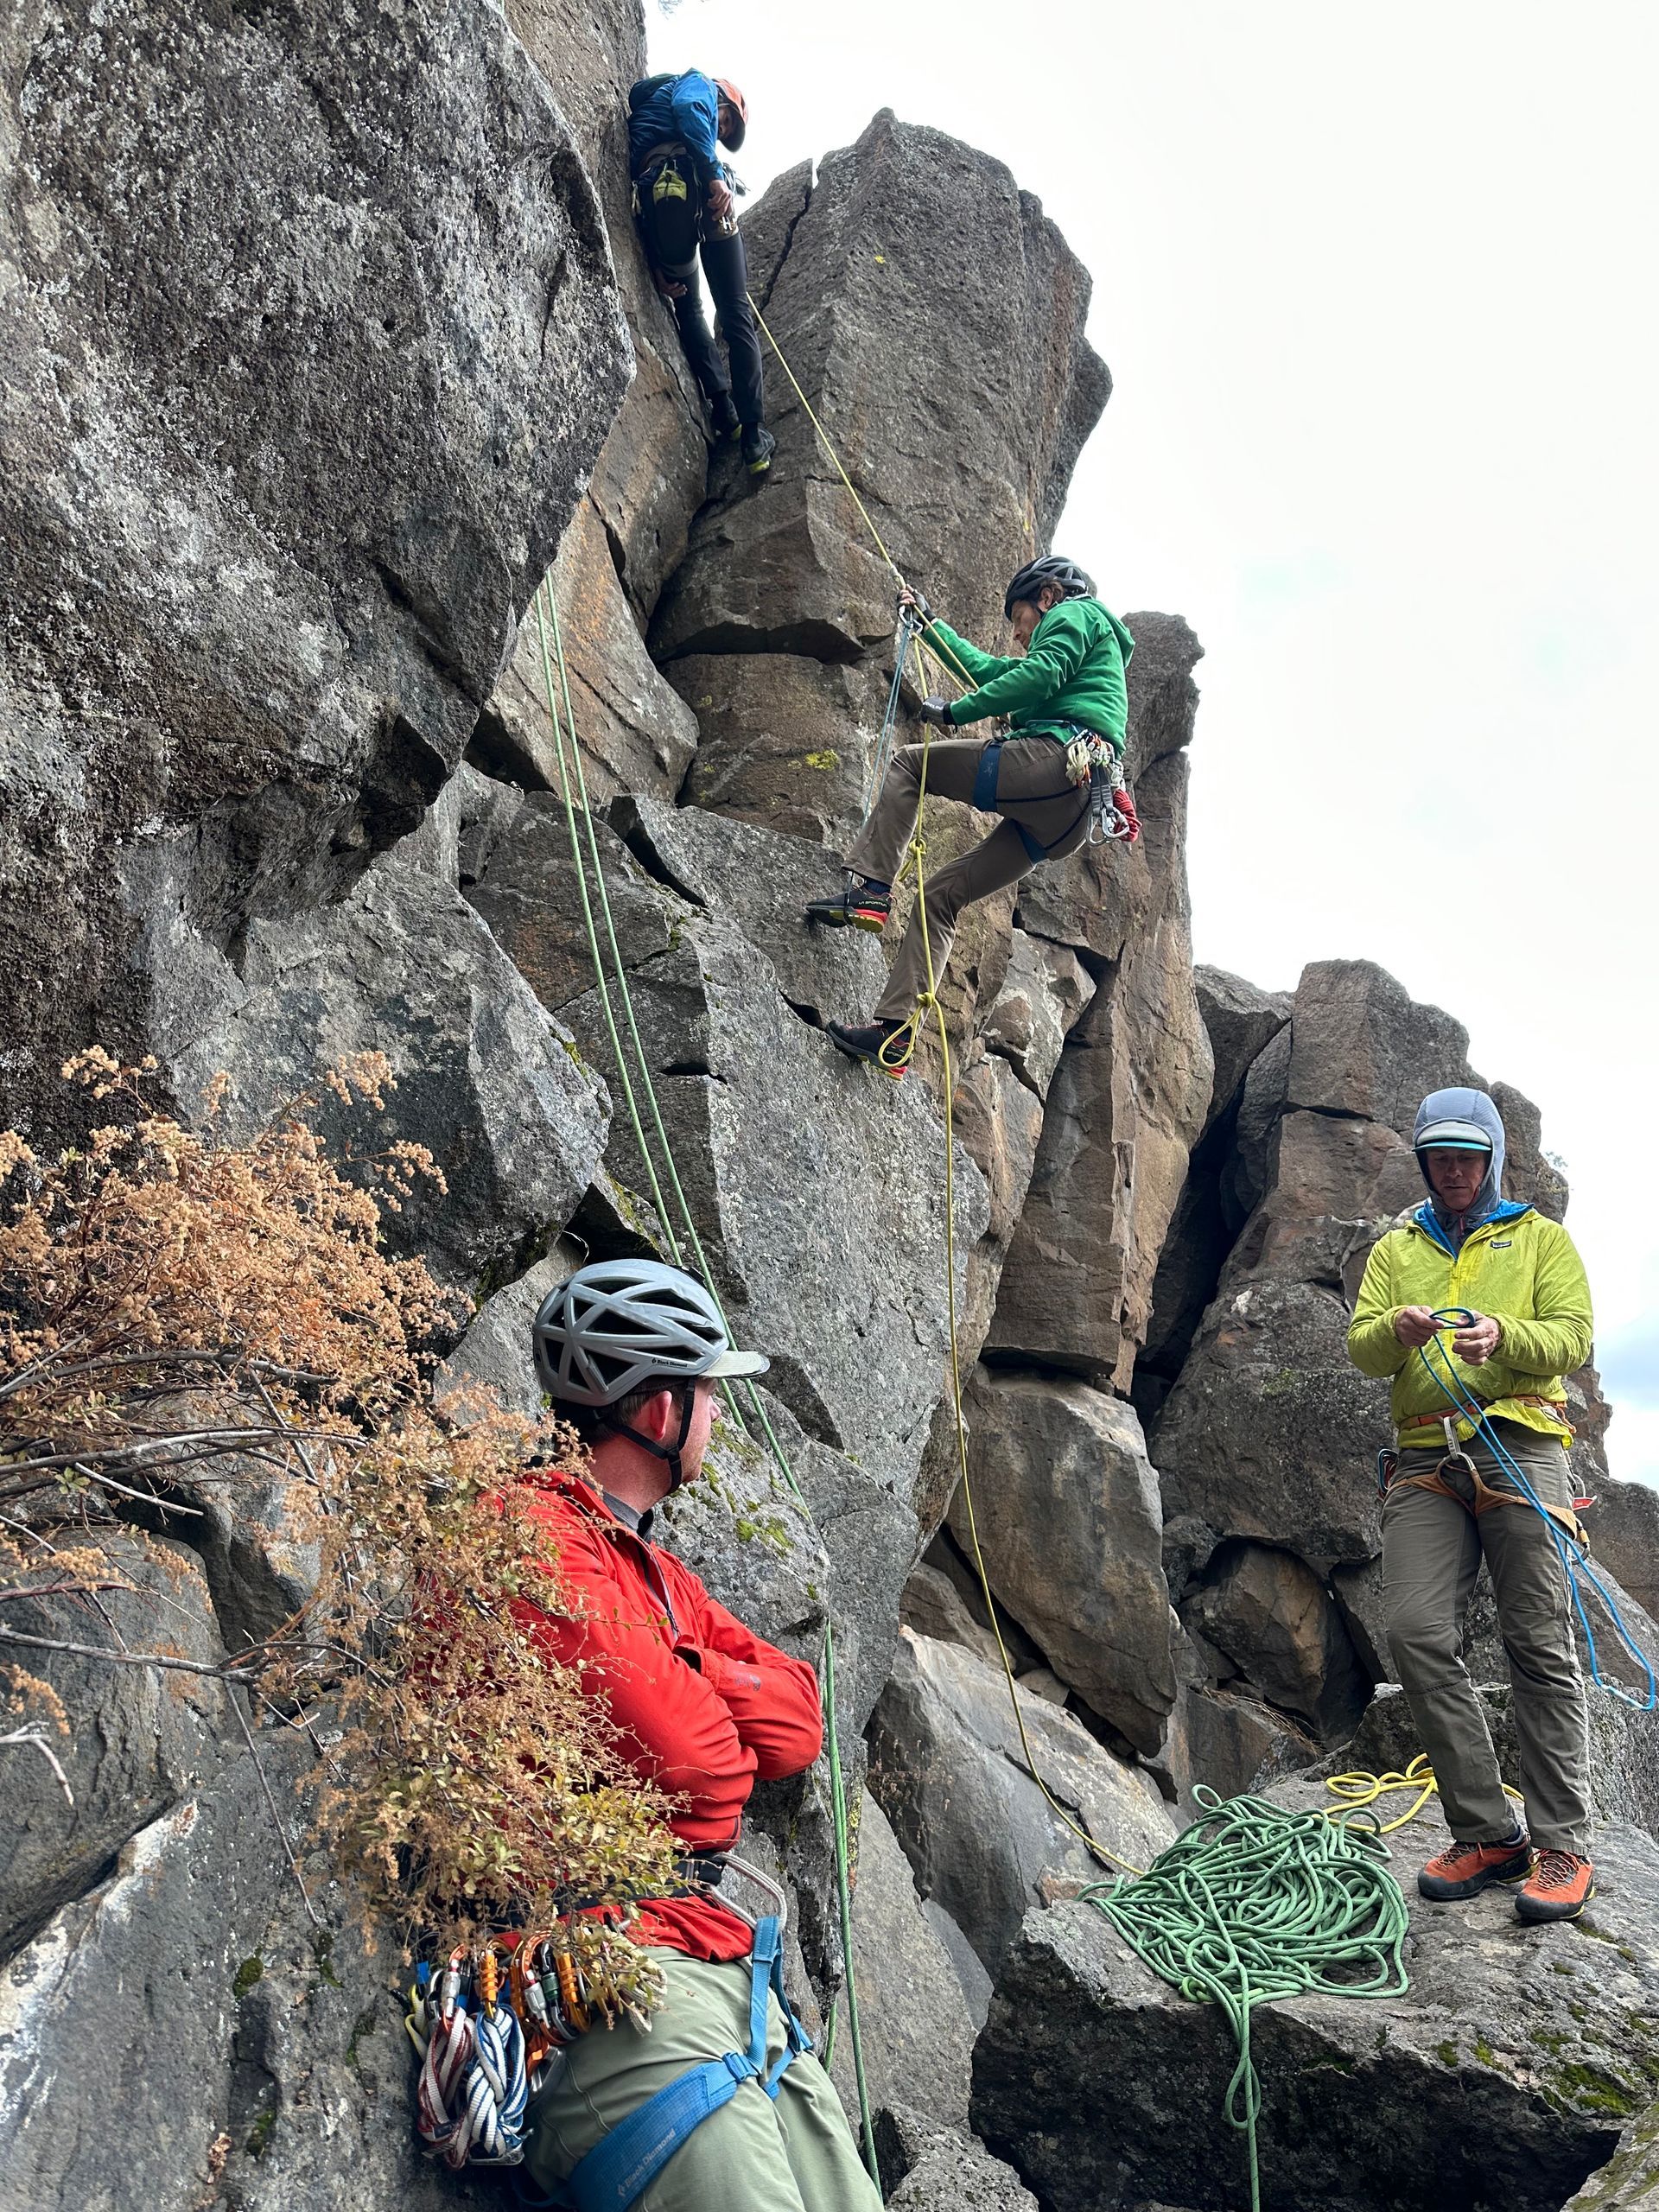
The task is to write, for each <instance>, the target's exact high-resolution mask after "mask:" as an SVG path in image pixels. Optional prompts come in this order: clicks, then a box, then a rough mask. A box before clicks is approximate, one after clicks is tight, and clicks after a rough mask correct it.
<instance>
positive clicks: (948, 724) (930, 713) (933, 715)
mask: <svg viewBox="0 0 1659 2212" xmlns="http://www.w3.org/2000/svg"><path fill="white" fill-rule="evenodd" d="M916 719H917V721H918V722H932V723H933V724H934V725H935V726H936V727H937V728H939V729H954V728H956V724H955V723H954V722H953V721H951V719H950V701H949V700H948V699H941V698H938V697H937V696H935V697H933V698H931V699H924V700H923V702H922V703H921V705H920V706H919V707H918V708H917V709H916Z"/></svg>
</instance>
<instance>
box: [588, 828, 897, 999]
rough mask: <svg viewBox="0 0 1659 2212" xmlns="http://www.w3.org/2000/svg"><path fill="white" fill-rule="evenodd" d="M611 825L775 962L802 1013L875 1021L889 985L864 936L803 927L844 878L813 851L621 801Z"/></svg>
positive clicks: (644, 858) (654, 867)
mask: <svg viewBox="0 0 1659 2212" xmlns="http://www.w3.org/2000/svg"><path fill="white" fill-rule="evenodd" d="M611 820H612V823H613V826H614V827H615V829H617V831H618V832H619V834H620V836H621V837H622V838H623V840H624V842H626V845H627V846H628V848H629V849H630V851H631V852H632V854H633V855H634V856H635V858H636V859H637V860H639V861H640V863H641V864H642V866H644V867H645V868H646V869H648V870H649V872H650V873H651V874H652V875H654V876H656V877H657V878H658V880H659V881H661V882H663V883H665V884H667V885H668V886H669V887H670V888H671V890H673V891H676V892H677V893H679V895H680V896H681V897H682V898H683V899H689V900H690V902H691V903H692V904H693V905H694V906H701V907H702V908H703V909H704V910H705V911H706V912H709V913H712V914H717V915H720V916H722V917H723V918H725V919H726V920H728V921H729V922H732V923H734V924H735V925H736V926H737V927H738V928H739V929H740V930H741V931H742V933H743V935H744V936H745V938H747V940H748V942H749V943H750V944H752V945H753V946H754V947H756V949H757V950H760V952H763V953H764V954H765V955H766V958H767V959H768V960H770V961H771V963H772V969H773V971H774V973H775V974H776V976H777V979H778V988H779V990H781V991H782V993H783V995H784V996H785V998H786V999H787V1000H788V1001H789V1002H790V1004H791V1006H792V1007H794V1008H795V1010H796V1012H797V1013H798V1014H804V1015H808V1016H810V1017H811V1018H812V1019H814V1020H816V1021H817V1023H818V1024H819V1026H822V1025H823V1023H824V1022H826V1021H836V1020H839V1021H861V1020H868V1016H869V1012H870V1009H871V1007H873V1006H874V1003H875V1001H876V1000H877V999H878V998H879V997H880V993H881V989H882V986H883V984H884V983H885V982H886V980H887V974H886V969H885V968H884V966H883V964H882V960H881V955H880V951H879V950H878V949H877V947H876V944H875V940H874V938H872V937H871V936H870V934H869V933H868V931H865V930H851V929H824V928H823V927H822V926H821V925H817V924H815V923H812V922H809V921H807V920H805V919H804V914H805V910H806V906H807V904H808V902H809V900H810V899H823V898H825V897H828V896H829V894H830V893H834V892H836V891H839V889H840V888H841V883H842V876H841V871H840V870H839V869H838V868H833V867H831V866H830V865H829V862H828V861H826V859H825V857H824V855H823V853H822V852H821V851H820V850H819V849H818V848H817V846H815V845H810V844H808V843H807V842H805V841H804V839H802V838H800V837H792V836H781V835H780V834H779V832H778V831H777V830H776V829H763V828H760V827H759V826H757V825H756V824H753V823H746V822H734V821H728V820H726V819H725V818H723V817H721V816H720V815H717V814H709V813H705V812H704V811H703V810H702V809H701V808H698V807H695V806H688V807H676V806H671V805H668V804H664V802H663V801H662V800H660V799H652V798H643V797H633V798H622V799H619V800H618V801H617V802H616V804H615V805H614V806H613V809H612V810H611Z"/></svg>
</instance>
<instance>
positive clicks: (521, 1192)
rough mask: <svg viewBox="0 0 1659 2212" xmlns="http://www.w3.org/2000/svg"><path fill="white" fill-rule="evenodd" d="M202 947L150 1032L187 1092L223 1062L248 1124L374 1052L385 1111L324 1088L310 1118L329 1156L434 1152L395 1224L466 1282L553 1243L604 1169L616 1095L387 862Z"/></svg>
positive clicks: (465, 927)
mask: <svg viewBox="0 0 1659 2212" xmlns="http://www.w3.org/2000/svg"><path fill="white" fill-rule="evenodd" d="M203 955H204V957H201V958H200V960H199V961H198V963H197V965H196V968H195V970H194V974H190V975H189V976H188V982H189V988H188V990H187V989H182V988H181V991H180V993H179V996H178V998H177V999H176V1001H174V1002H173V1003H171V1004H169V1006H168V1008H167V1016H168V1018H167V1021H166V1025H165V1028H164V1030H163V1032H162V1034H161V1035H159V1036H158V1037H157V1039H156V1043H157V1046H158V1047H159V1050H160V1057H161V1059H162V1065H163V1067H164V1069H165V1070H166V1071H167V1073H168V1077H169V1078H170V1080H171V1082H172V1083H173V1084H174V1085H175V1089H176V1090H178V1091H179V1093H180V1094H181V1096H183V1097H185V1098H186V1099H188V1100H191V1101H193V1102H194V1100H196V1099H198V1098H200V1096H201V1095H202V1093H203V1092H204V1091H205V1090H206V1089H207V1085H208V1084H209V1083H210V1081H211V1080H212V1078H213V1076H214V1075H215V1074H216V1073H218V1072H219V1071H224V1072H226V1073H227V1074H228V1075H229V1077H230V1078H231V1092H230V1098H231V1107H230V1119H229V1122H228V1124H227V1125H228V1126H230V1127H232V1128H235V1129H248V1128H255V1127H257V1126H259V1125H260V1124H262V1123H263V1122H264V1121H265V1120H266V1119H267V1118H268V1117H269V1116H270V1115H271V1114H273V1113H274V1112H276V1111H277V1110H278V1109H280V1108H282V1107H283V1106H285V1105H286V1104H287V1103H288V1102H289V1100H291V1099H293V1098H295V1097H296V1096H299V1095H300V1094H302V1093H304V1092H306V1091H308V1090H314V1089H318V1088H320V1087H321V1078H322V1077H323V1075H324V1073H325V1071H327V1069H328V1068H329V1067H330V1066H331V1065H333V1064H334V1062H336V1061H337V1060H339V1059H340V1058H342V1057H343V1056H345V1055H346V1054H350V1053H354V1052H384V1053H385V1056H386V1058H387V1059H388V1060H389V1061H390V1063H391V1070H392V1074H393V1076H394V1077H395V1078H396V1088H395V1089H392V1090H388V1091H387V1093H386V1095H385V1111H384V1113H378V1114H377V1113H375V1112H374V1111H372V1109H369V1108H366V1107H349V1108H348V1107H346V1106H344V1105H342V1104H340V1103H339V1102H337V1101H336V1100H334V1098H333V1097H332V1096H331V1095H330V1094H328V1093H327V1091H326V1090H325V1091H324V1092H323V1094H322V1096H321V1103H320V1105H319V1109H318V1112H317V1115H316V1126H317V1128H319V1129H320V1130H321V1133H322V1134H323V1135H324V1137H325V1139H327V1141H330V1143H331V1145H332V1146H333V1147H334V1149H335V1150H336V1151H337V1152H343V1151H346V1150H347V1149H348V1148H352V1146H353V1139H356V1140H358V1142H357V1144H356V1146H355V1148H356V1149H359V1150H361V1151H363V1152H365V1153H366V1154H369V1155H370V1156H373V1155H374V1154H378V1153H379V1152H381V1151H383V1150H384V1149H385V1147H386V1146H388V1145H390V1144H391V1143H397V1142H402V1143H410V1144H416V1145H423V1146H424V1147H426V1148H427V1149H428V1151H429V1153H430V1154H431V1155H432V1157H433V1159H434V1160H435V1162H436V1164H437V1166H438V1167H439V1169H440V1170H441V1171H442V1176H443V1179H444V1181H443V1185H442V1186H438V1185H433V1184H431V1183H429V1182H427V1181H424V1180H421V1179H417V1181H416V1185H415V1188H414V1190H413V1192H412V1193H411V1195H410V1198H408V1200H407V1201H406V1202H405V1203H404V1206H403V1209H402V1211H400V1212H398V1213H397V1214H393V1215H391V1216H389V1217H388V1223H387V1228H388V1233H389V1234H390V1235H394V1236H396V1238H397V1242H398V1243H400V1244H402V1245H403V1246H404V1248H405V1249H407V1248H409V1247H410V1246H413V1247H414V1248H416V1249H420V1250H422V1251H423V1253H424V1254H425V1255H426V1257H427V1258H428V1260H429V1262H431V1264H432V1265H433V1266H434V1267H435V1268H437V1269H438V1270H439V1272H440V1273H441V1274H444V1275H446V1276H448V1278H449V1279H450V1280H452V1281H465V1282H468V1283H470V1282H473V1281H476V1280H477V1279H478V1278H479V1277H480V1275H486V1274H491V1273H496V1274H512V1273H514V1272H516V1271H517V1268H518V1266H521V1265H522V1264H523V1262H524V1257H526V1256H528V1255H530V1254H531V1253H532V1252H534V1251H537V1250H541V1249H545V1247H546V1243H547V1239H548V1236H549V1233H550V1230H554V1229H556V1228H557V1227H558V1226H559V1225H560V1224H563V1222H564V1221H565V1220H567V1219H568V1218H569V1215H570V1214H571V1213H572V1212H573V1211H575V1205H576V1203H577V1201H578V1199H579V1198H581V1197H582V1192H584V1191H585V1190H586V1189H587V1187H588V1183H589V1181H590V1179H592V1176H593V1173H594V1168H595V1167H596V1166H597V1165H598V1160H599V1154H600V1151H601V1147H602V1146H603V1144H604V1142H605V1132H606V1125H607V1119H608V1115H609V1100H608V1097H607V1094H606V1091H605V1090H604V1086H603V1085H602V1084H601V1083H600V1082H599V1080H598V1079H597V1078H596V1077H594V1075H593V1074H592V1072H591V1071H589V1070H588V1069H585V1068H584V1067H582V1065H581V1064H580V1063H579V1061H578V1059H577V1058H576V1057H575V1055H574V1054H573V1052H572V1050H571V1044H570V1039H569V1033H568V1032H566V1031H565V1030H564V1029H563V1028H562V1027H561V1026H560V1025H559V1024H558V1023H557V1022H556V1021H555V1020H553V1019H552V1017H551V1016H550V1014H548V1013H547V1012H546V1011H545V1010H544V1009H543V1007H541V1006H539V1005H538V1004H537V1001H536V999H535V997H534V995H532V993H531V988H530V987H529V985H528V984H527V983H526V982H524V979H523V977H522V976H520V975H519V974H518V971H517V970H516V969H514V967H513V966H512V963H511V962H510V961H509V960H508V959H507V957H506V956H505V954H504V953H503V952H502V951H501V950H500V948H499V946H498V945H497V944H496V942H495V940H494V939H493V938H492V936H491V935H490V932H489V931H488V930H487V929H486V927H485V926H484V924H483V922H482V921H481V920H480V918H479V916H478V915H477V913H475V912H474V910H473V908H472V907H471V906H468V905H467V902H466V901H465V900H464V899H462V898H461V895H460V893H458V892H454V891H452V890H450V889H448V887H446V886H444V885H443V884H442V883H440V882H438V881H437V880H435V878H433V877H432V876H429V875H428V874H423V873H422V872H419V871H417V870H415V869H411V868H406V867H403V866H400V865H399V864H398V862H397V859H396V858H395V857H394V856H389V857H387V858H386V859H384V860H382V861H379V862H378V863H377V864H376V865H375V866H374V867H373V868H371V869H370V870H369V871H368V873H367V874H365V876H364V877H363V879H362V880H361V881H360V882H359V884H358V885H357V887H356V888H355V889H354V890H353V892H352V893H350V895H349V896H348V897H347V898H346V899H343V900H342V901H341V902H340V905H338V906H332V907H326V908H322V909H320V910H318V911H317V912H312V913H305V914H302V915H299V916H297V917H296V918H294V919H293V920H291V921H287V922H283V921H277V920H270V921H256V922H254V923H252V924H251V925H250V927H249V928H248V930H247V932H246V935H245V939H244V942H243V944H242V946H241V948H240V955H239V959H238V964H237V965H236V966H235V967H232V965H231V963H229V962H228V961H225V960H222V959H219V958H218V957H214V958H213V960H212V961H209V960H208V959H207V957H205V948H204V949H203ZM187 972H188V971H187V970H186V969H185V968H184V966H183V964H182V963H181V964H180V965H179V966H178V967H176V968H169V969H168V980H169V982H181V983H182V982H183V981H184V978H185V976H186V974H187Z"/></svg>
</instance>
